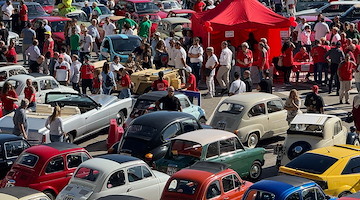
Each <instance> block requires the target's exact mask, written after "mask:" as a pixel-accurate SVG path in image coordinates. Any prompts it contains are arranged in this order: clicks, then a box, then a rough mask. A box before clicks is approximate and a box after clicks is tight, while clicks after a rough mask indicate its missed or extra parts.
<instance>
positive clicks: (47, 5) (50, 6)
mask: <svg viewBox="0 0 360 200" xmlns="http://www.w3.org/2000/svg"><path fill="white" fill-rule="evenodd" d="M34 2H36V3H39V4H40V5H41V6H42V7H43V9H44V10H45V12H46V13H48V14H51V13H52V11H53V10H54V8H55V0H34Z"/></svg>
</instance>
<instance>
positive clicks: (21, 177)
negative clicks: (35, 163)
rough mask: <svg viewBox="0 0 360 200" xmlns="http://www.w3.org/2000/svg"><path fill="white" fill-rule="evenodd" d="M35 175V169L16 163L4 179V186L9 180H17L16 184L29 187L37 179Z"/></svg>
mask: <svg viewBox="0 0 360 200" xmlns="http://www.w3.org/2000/svg"><path fill="white" fill-rule="evenodd" d="M35 175H36V174H35V171H34V170H32V169H29V168H27V167H22V166H20V165H17V164H15V165H13V167H12V169H11V170H10V171H9V172H8V174H7V175H6V177H5V178H4V179H3V182H2V186H4V185H3V184H6V183H7V182H8V181H9V180H15V186H21V187H28V186H29V184H31V183H33V181H34V180H35Z"/></svg>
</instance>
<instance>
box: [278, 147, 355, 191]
mask: <svg viewBox="0 0 360 200" xmlns="http://www.w3.org/2000/svg"><path fill="white" fill-rule="evenodd" d="M279 172H281V173H285V174H289V175H293V176H299V177H303V178H308V179H311V180H313V181H315V182H316V183H317V184H319V185H320V186H321V188H322V189H323V190H324V192H325V193H326V194H328V195H331V196H338V197H342V196H346V195H348V194H351V193H355V192H357V191H359V190H360V184H359V180H360V147H359V146H353V145H334V146H332V147H323V148H319V149H315V150H311V151H308V152H306V153H304V154H302V155H300V156H299V157H297V158H295V159H294V160H292V161H290V162H289V163H288V164H287V165H285V166H281V167H280V169H279Z"/></svg>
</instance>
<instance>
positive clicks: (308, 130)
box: [287, 124, 324, 137]
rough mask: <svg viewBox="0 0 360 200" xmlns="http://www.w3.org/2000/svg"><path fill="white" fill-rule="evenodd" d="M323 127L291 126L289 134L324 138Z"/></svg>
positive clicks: (311, 125) (313, 125)
mask: <svg viewBox="0 0 360 200" xmlns="http://www.w3.org/2000/svg"><path fill="white" fill-rule="evenodd" d="M323 130H324V126H323V125H316V124H291V125H290V127H289V130H288V131H287V133H288V134H297V135H299V134H300V135H312V136H317V137H323Z"/></svg>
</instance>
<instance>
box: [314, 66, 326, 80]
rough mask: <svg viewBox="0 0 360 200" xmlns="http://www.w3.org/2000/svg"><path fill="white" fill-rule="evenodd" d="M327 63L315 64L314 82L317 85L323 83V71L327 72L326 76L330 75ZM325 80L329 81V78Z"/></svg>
mask: <svg viewBox="0 0 360 200" xmlns="http://www.w3.org/2000/svg"><path fill="white" fill-rule="evenodd" d="M327 65H328V64H327V63H321V62H319V63H315V64H314V81H315V82H316V83H320V84H321V83H322V73H323V71H325V76H327V75H328V73H327V71H328V67H327ZM325 80H327V77H325Z"/></svg>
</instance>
